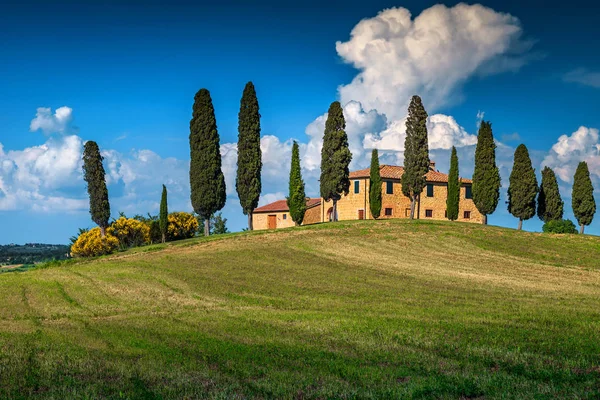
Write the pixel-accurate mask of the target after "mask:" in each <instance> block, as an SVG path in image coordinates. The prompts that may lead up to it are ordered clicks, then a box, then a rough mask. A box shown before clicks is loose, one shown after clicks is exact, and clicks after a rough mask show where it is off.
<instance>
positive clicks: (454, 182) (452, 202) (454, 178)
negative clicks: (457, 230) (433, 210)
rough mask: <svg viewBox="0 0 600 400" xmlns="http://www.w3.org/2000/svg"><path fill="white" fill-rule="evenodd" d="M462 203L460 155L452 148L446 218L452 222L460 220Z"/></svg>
mask: <svg viewBox="0 0 600 400" xmlns="http://www.w3.org/2000/svg"><path fill="white" fill-rule="evenodd" d="M459 201H460V178H459V177H458V155H457V154H456V147H454V146H452V155H451V156H450V172H449V173H448V197H447V198H446V214H447V215H446V216H447V217H448V219H449V220H450V221H454V220H457V219H458V203H459Z"/></svg>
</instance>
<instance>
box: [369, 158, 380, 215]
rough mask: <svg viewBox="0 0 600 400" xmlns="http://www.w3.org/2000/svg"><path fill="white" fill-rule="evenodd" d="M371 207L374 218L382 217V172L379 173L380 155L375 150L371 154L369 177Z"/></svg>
mask: <svg viewBox="0 0 600 400" xmlns="http://www.w3.org/2000/svg"><path fill="white" fill-rule="evenodd" d="M369 178H370V179H369V207H370V208H371V215H373V218H375V219H377V218H379V215H381V172H380V171H379V153H378V152H377V149H373V152H372V153H371V174H370V177H369Z"/></svg>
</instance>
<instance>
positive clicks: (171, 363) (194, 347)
mask: <svg viewBox="0 0 600 400" xmlns="http://www.w3.org/2000/svg"><path fill="white" fill-rule="evenodd" d="M0 303H1V305H2V307H1V308H0V318H1V319H2V321H1V324H0V346H1V349H0V398H3V399H4V398H29V397H39V398H55V399H63V398H131V399H133V398H150V399H161V398H165V399H166V398H265V399H267V398H288V399H308V398H394V399H395V398H465V399H466V398H480V399H494V398H528V399H529V398H548V399H553V398H600V238H598V237H591V236H579V235H571V236H562V235H542V234H534V233H526V232H517V231H513V230H508V229H501V228H495V227H483V226H479V225H472V224H462V223H446V222H412V223H411V222H409V221H400V220H396V221H375V222H374V221H353V222H343V223H336V224H322V225H315V226H310V227H302V228H293V229H285V230H281V231H277V232H252V233H240V234H231V235H225V236H222V237H220V238H211V239H210V240H206V239H194V240H190V241H185V242H179V243H173V244H169V245H158V246H149V247H145V248H138V249H135V250H134V251H130V252H126V253H120V254H118V255H116V256H112V257H106V258H101V259H98V260H91V261H79V262H71V263H64V264H62V265H52V266H49V267H47V268H36V269H33V270H29V271H26V272H21V273H4V274H0Z"/></svg>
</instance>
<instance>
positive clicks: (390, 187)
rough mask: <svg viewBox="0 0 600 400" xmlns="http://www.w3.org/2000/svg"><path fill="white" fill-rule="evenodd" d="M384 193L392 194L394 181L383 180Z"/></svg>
mask: <svg viewBox="0 0 600 400" xmlns="http://www.w3.org/2000/svg"><path fill="white" fill-rule="evenodd" d="M385 193H386V194H394V182H392V181H386V182H385Z"/></svg>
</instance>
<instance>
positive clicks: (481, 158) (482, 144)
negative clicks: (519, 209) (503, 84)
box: [472, 121, 500, 224]
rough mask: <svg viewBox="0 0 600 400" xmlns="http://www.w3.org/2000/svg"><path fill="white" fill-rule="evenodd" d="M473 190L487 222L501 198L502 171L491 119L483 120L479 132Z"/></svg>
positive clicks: (484, 220)
mask: <svg viewBox="0 0 600 400" xmlns="http://www.w3.org/2000/svg"><path fill="white" fill-rule="evenodd" d="M472 190H473V202H474V203H475V207H477V210H479V212H480V213H481V214H483V223H484V224H487V216H488V215H489V214H492V213H493V212H494V211H495V210H496V207H497V206H498V200H499V199H500V171H499V170H498V167H497V166H496V143H494V136H493V134H492V124H491V122H489V121H481V125H480V126H479V133H478V134H477V147H476V148H475V170H474V171H473V189H472Z"/></svg>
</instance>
